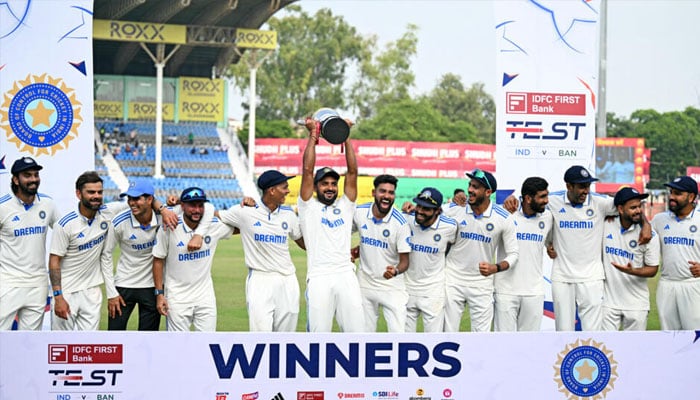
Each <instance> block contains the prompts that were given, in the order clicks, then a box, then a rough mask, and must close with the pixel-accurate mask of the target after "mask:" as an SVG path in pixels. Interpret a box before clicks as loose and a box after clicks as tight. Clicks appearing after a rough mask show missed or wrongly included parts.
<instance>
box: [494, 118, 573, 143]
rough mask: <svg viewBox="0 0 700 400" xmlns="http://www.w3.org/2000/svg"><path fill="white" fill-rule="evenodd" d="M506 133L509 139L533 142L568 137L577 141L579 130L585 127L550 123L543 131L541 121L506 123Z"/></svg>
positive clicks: (571, 123)
mask: <svg viewBox="0 0 700 400" xmlns="http://www.w3.org/2000/svg"><path fill="white" fill-rule="evenodd" d="M506 125H507V127H506V133H509V134H510V138H511V139H516V138H520V139H533V140H565V139H567V138H569V137H571V138H573V140H578V139H579V134H580V133H581V128H585V127H586V123H585V122H561V121H557V122H554V123H552V125H551V126H550V127H549V129H548V130H545V129H544V128H543V125H542V121H506Z"/></svg>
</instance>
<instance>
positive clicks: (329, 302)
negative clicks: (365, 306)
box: [306, 270, 365, 332]
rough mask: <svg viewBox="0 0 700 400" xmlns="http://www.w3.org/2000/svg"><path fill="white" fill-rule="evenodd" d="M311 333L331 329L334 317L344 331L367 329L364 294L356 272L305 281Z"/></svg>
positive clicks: (308, 326)
mask: <svg viewBox="0 0 700 400" xmlns="http://www.w3.org/2000/svg"><path fill="white" fill-rule="evenodd" d="M306 304H307V307H308V312H307V318H308V321H307V326H306V329H307V331H309V332H331V330H332V329H333V316H334V315H335V318H336V320H337V321H338V326H339V327H340V330H341V331H343V332H364V330H365V318H364V314H363V313H362V312H361V310H362V294H361V293H360V285H359V283H358V282H357V276H356V275H355V273H354V271H350V270H348V271H345V272H341V273H337V274H328V275H320V276H315V277H313V278H308V279H307V280H306Z"/></svg>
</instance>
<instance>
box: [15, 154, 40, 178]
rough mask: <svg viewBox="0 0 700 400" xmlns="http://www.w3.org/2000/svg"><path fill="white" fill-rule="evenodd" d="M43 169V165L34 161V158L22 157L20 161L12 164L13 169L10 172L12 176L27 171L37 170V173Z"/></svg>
mask: <svg viewBox="0 0 700 400" xmlns="http://www.w3.org/2000/svg"><path fill="white" fill-rule="evenodd" d="M42 168H44V167H42V166H41V165H39V164H37V163H36V161H34V159H33V158H31V157H22V158H20V159H17V160H16V161H15V162H14V163H13V164H12V169H11V170H10V171H11V172H12V175H17V174H19V173H20V172H22V171H26V170H28V169H35V170H37V171H39V170H41V169H42Z"/></svg>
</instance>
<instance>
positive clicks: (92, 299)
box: [51, 286, 102, 331]
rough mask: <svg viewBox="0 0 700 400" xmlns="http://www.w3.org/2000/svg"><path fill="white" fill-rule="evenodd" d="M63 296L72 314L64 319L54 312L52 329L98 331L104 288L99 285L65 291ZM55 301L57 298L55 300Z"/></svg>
mask: <svg viewBox="0 0 700 400" xmlns="http://www.w3.org/2000/svg"><path fill="white" fill-rule="evenodd" d="M63 298H64V299H65V300H66V302H68V306H69V307H70V314H68V319H63V318H59V317H57V316H56V315H55V314H52V319H51V329H52V330H54V331H96V330H98V329H99V328H100V316H101V312H100V311H101V308H102V289H100V287H99V286H93V287H91V288H87V289H83V290H79V291H77V292H72V293H66V292H63ZM53 302H54V303H55V299H54V301H53Z"/></svg>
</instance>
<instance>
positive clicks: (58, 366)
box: [48, 344, 124, 398]
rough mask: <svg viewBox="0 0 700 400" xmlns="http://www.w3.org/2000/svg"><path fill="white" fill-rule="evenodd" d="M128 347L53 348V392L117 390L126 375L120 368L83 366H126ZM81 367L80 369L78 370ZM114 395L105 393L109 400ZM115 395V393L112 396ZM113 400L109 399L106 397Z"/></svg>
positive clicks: (86, 346) (50, 347) (51, 355)
mask: <svg viewBox="0 0 700 400" xmlns="http://www.w3.org/2000/svg"><path fill="white" fill-rule="evenodd" d="M123 360H124V347H123V345H121V344H50V345H49V347H48V363H49V364H52V365H51V367H49V371H48V372H49V382H50V384H49V385H50V387H51V390H55V389H58V388H61V389H63V390H68V389H71V390H74V389H77V388H81V387H82V388H85V389H86V390H87V389H88V388H91V389H92V390H94V388H95V387H109V388H114V387H116V386H117V383H118V380H119V377H120V376H121V375H122V374H123V373H124V370H123V369H120V368H118V367H108V368H105V367H101V368H88V367H82V366H81V365H90V364H100V365H101V366H102V365H104V364H120V365H121V364H122V363H123ZM75 364H78V366H75ZM110 392H111V391H108V392H105V393H104V395H106V396H108V395H109V394H110ZM111 394H113V393H111ZM59 396H60V395H59ZM104 398H109V397H104Z"/></svg>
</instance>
